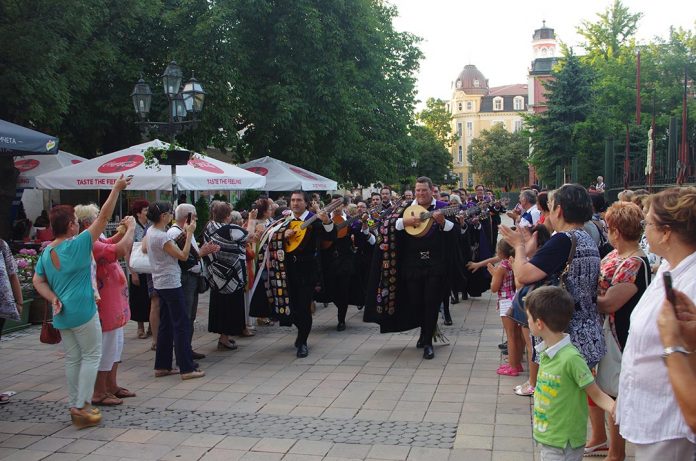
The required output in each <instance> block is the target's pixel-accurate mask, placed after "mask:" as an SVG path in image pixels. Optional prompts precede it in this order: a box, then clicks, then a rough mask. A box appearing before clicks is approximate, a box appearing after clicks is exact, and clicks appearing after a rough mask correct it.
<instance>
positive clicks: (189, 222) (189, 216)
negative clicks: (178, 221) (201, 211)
mask: <svg viewBox="0 0 696 461" xmlns="http://www.w3.org/2000/svg"><path fill="white" fill-rule="evenodd" d="M192 216H193V213H189V214H188V216H186V224H191V217H192Z"/></svg>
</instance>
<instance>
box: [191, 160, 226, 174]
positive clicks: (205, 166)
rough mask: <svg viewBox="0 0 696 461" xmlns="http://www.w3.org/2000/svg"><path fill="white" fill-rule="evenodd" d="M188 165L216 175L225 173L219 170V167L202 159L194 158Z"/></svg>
mask: <svg viewBox="0 0 696 461" xmlns="http://www.w3.org/2000/svg"><path fill="white" fill-rule="evenodd" d="M188 164H189V165H191V166H192V167H194V168H196V169H199V170H203V171H207V172H208V173H215V174H223V173H225V172H224V171H223V170H222V169H221V168H218V167H217V166H215V165H213V164H212V163H210V162H207V161H205V160H203V159H200V158H192V159H191V160H189V161H188Z"/></svg>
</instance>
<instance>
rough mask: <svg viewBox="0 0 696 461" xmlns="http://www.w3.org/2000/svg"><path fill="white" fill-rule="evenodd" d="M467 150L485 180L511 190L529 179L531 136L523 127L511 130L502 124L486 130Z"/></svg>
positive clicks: (474, 167)
mask: <svg viewBox="0 0 696 461" xmlns="http://www.w3.org/2000/svg"><path fill="white" fill-rule="evenodd" d="M467 154H468V156H469V162H470V163H471V168H472V170H473V172H474V174H476V175H477V176H479V177H480V178H481V180H482V182H483V183H485V184H490V185H493V186H496V187H503V188H505V189H506V190H510V189H511V188H512V187H513V186H515V185H519V184H524V183H525V182H526V181H527V172H528V168H527V157H528V155H529V140H528V138H527V136H526V135H525V134H524V133H523V132H521V131H517V132H514V133H510V132H509V131H507V130H506V129H505V128H503V126H502V125H495V126H493V128H491V129H490V130H483V131H482V132H481V135H480V136H479V137H477V138H475V139H473V140H472V141H471V144H470V145H469V149H468V153H467Z"/></svg>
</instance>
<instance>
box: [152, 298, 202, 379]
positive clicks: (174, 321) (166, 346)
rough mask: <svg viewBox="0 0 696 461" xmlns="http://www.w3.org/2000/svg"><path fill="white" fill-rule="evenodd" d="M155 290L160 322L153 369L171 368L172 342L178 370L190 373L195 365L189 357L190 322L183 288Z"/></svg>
mask: <svg viewBox="0 0 696 461" xmlns="http://www.w3.org/2000/svg"><path fill="white" fill-rule="evenodd" d="M156 291H157V294H158V295H159V297H160V324H159V330H158V333H157V352H156V353H155V370H171V369H172V343H174V351H175V353H176V363H177V364H178V365H179V371H180V372H181V373H190V372H192V371H193V370H194V369H195V367H194V365H193V358H192V357H191V339H190V337H191V336H190V330H191V323H190V320H189V313H188V306H186V305H185V304H184V303H185V302H184V290H183V289H182V288H181V287H179V288H170V289H163V290H160V289H157V290H156Z"/></svg>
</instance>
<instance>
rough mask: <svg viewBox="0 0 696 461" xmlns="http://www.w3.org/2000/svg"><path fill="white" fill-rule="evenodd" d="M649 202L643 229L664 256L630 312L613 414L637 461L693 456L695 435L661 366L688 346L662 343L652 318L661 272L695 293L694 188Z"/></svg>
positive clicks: (660, 294) (660, 295)
mask: <svg viewBox="0 0 696 461" xmlns="http://www.w3.org/2000/svg"><path fill="white" fill-rule="evenodd" d="M649 206H650V208H649V211H648V213H647V215H646V216H645V234H646V236H647V239H648V243H649V244H650V249H651V250H652V251H653V252H655V253H656V254H657V255H659V256H661V257H662V258H664V260H663V262H662V265H661V266H660V268H659V269H658V271H657V275H656V276H655V281H654V282H653V283H652V284H650V286H649V287H648V288H647V289H646V290H645V293H644V294H643V297H642V298H641V299H640V301H639V302H638V304H637V305H636V307H635V309H634V310H633V314H632V315H631V330H630V333H629V335H628V340H627V341H626V347H625V348H624V351H623V358H622V362H621V376H620V381H619V399H618V402H617V407H616V419H617V423H618V424H619V427H620V431H621V435H622V436H623V437H624V438H625V439H626V440H628V441H629V442H631V443H633V444H634V445H635V457H636V461H643V460H656V459H680V460H681V459H684V460H691V459H693V457H694V451H696V448H695V447H696V445H695V444H696V436H695V435H694V433H693V432H692V431H691V429H690V428H689V426H688V425H687V423H686V421H685V419H684V415H683V414H682V413H681V411H680V410H679V405H678V402H677V399H676V398H675V394H674V391H673V390H672V388H671V386H670V380H669V376H668V373H667V367H665V364H668V366H669V364H670V363H671V362H673V361H675V360H677V359H676V358H675V357H674V356H675V355H679V354H684V355H686V353H687V352H688V351H686V349H685V346H686V347H688V345H687V344H677V343H674V344H665V345H663V344H662V342H661V341H660V335H659V330H658V327H657V323H656V322H657V319H658V316H659V314H660V310H661V309H662V305H663V303H664V301H665V287H664V283H663V275H664V273H665V272H667V271H669V272H670V273H671V278H672V284H673V286H674V288H676V289H678V290H679V291H681V292H683V293H684V294H685V295H686V296H687V297H689V298H691V299H694V298H696V188H694V187H675V188H671V189H667V190H664V191H662V192H660V193H658V194H655V195H654V196H653V197H652V198H651V200H650V204H649ZM693 357H694V356H693V355H692V356H690V358H691V361H692V363H693V360H694V359H693Z"/></svg>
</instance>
